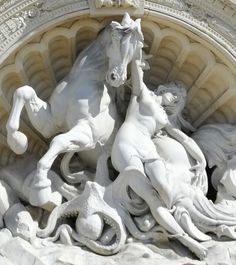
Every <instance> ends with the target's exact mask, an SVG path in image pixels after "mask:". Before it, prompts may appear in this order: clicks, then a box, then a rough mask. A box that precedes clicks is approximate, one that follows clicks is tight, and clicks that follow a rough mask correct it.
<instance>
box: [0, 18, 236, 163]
mask: <svg viewBox="0 0 236 265" xmlns="http://www.w3.org/2000/svg"><path fill="white" fill-rule="evenodd" d="M106 24H107V23H106V21H102V22H101V21H97V20H96V19H83V20H82V19H81V20H77V21H75V22H73V23H67V24H64V25H61V26H57V27H55V28H53V29H51V30H49V31H47V32H46V33H43V34H41V35H40V36H35V38H34V39H33V40H31V42H29V43H28V44H26V45H25V46H24V47H23V48H21V49H20V50H19V51H18V52H16V54H15V57H14V60H13V61H14V62H13V63H11V64H8V65H5V66H4V67H2V68H1V70H0V89H1V91H0V92H1V94H0V153H1V157H0V167H2V166H5V165H7V164H9V163H12V162H14V161H15V160H16V159H19V157H18V156H17V155H15V154H14V153H13V152H12V151H11V150H10V149H9V147H8V146H7V143H6V129H5V126H6V121H7V118H8V115H9V111H10V108H11V104H12V97H13V93H14V91H15V90H16V88H18V87H20V86H22V85H24V84H29V85H31V86H32V87H33V88H34V89H35V91H36V92H37V94H38V95H39V96H40V97H41V98H42V99H43V100H47V99H48V98H49V97H50V95H51V93H52V90H53V89H54V87H55V86H56V84H57V83H58V82H59V81H60V80H61V79H62V78H63V77H64V76H66V75H67V74H68V72H69V71H70V68H71V66H72V64H73V61H74V60H75V58H76V56H77V55H78V54H79V53H80V52H81V51H82V50H83V48H84V47H85V46H87V45H88V44H89V43H90V42H91V41H92V40H94V39H95V38H96V35H97V33H98V32H99V31H100V30H101V29H102V28H103V27H104V26H105V25H106ZM142 30H143V33H144V36H145V42H146V43H147V45H148V48H146V51H147V52H148V53H150V54H152V55H153V57H152V58H151V59H150V62H149V63H150V68H151V69H150V70H149V71H147V72H146V73H145V80H146V83H147V84H148V85H149V86H150V87H152V88H153V87H156V86H157V85H159V84H161V83H165V82H168V81H171V80H180V81H182V82H184V83H185V85H186V87H187V88H188V103H187V106H186V109H187V115H188V119H189V121H190V122H191V123H192V124H193V125H194V126H196V127H198V126H200V125H201V124H206V123H212V122H220V123H222V122H227V123H235V121H236V108H235V107H234V106H235V104H236V89H235V88H236V78H235V76H234V74H233V73H232V72H231V70H230V68H229V67H227V66H226V65H224V64H222V63H219V61H220V60H219V58H217V56H216V55H215V54H214V53H213V52H212V51H211V50H210V49H209V48H206V47H204V46H203V44H200V43H198V42H196V41H193V40H192V39H190V38H189V37H188V36H187V35H184V34H183V33H181V32H178V31H177V30H175V29H172V28H169V27H165V26H163V25H158V24H157V23H156V22H152V21H150V20H145V19H143V22H142ZM20 126H21V130H22V131H23V132H25V134H26V135H27V136H28V137H29V147H28V150H27V152H28V153H37V154H39V155H41V154H43V153H44V152H45V151H46V149H47V146H48V140H47V139H44V137H43V136H42V135H40V133H39V132H37V131H36V130H35V129H34V128H33V127H32V125H31V124H30V122H29V120H28V118H27V116H26V115H25V113H24V114H23V115H22V120H21V125H20Z"/></svg>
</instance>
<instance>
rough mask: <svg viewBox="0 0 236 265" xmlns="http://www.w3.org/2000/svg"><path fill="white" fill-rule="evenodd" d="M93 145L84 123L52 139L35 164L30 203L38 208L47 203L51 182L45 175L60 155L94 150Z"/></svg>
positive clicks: (90, 134)
mask: <svg viewBox="0 0 236 265" xmlns="http://www.w3.org/2000/svg"><path fill="white" fill-rule="evenodd" d="M95 144H96V143H95V142H94V140H93V134H92V131H91V128H90V126H89V125H88V124H87V123H86V122H84V123H82V122H81V123H80V124H78V125H77V126H75V127H74V128H72V129H71V130H70V131H68V132H67V133H64V134H59V135H57V136H56V137H54V138H53V140H52V141H51V144H50V147H49V149H48V151H47V152H46V153H45V155H44V156H43V157H42V158H41V159H40V160H39V162H38V164H37V170H36V175H35V178H34V181H33V183H32V186H31V192H30V199H29V201H30V203H31V204H32V205H35V206H40V205H43V204H45V203H46V202H48V201H49V199H50V196H51V181H50V180H49V179H48V177H47V175H48V171H49V169H50V168H51V166H52V164H53V162H54V160H55V159H56V158H57V156H58V155H59V154H60V153H64V152H71V151H75V152H79V151H83V150H88V149H91V148H94V147H95Z"/></svg>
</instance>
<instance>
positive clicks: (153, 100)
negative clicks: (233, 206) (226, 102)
mask: <svg viewBox="0 0 236 265" xmlns="http://www.w3.org/2000/svg"><path fill="white" fill-rule="evenodd" d="M142 67H143V64H142V62H141V51H140V54H139V55H138V58H137V59H136V60H133V61H132V63H131V75H132V95H131V99H130V103H129V106H128V110H127V114H126V118H125V121H124V123H123V124H122V126H121V127H120V129H119V131H118V133H117V135H116V138H115V141H114V144H113V147H112V154H111V159H112V163H113V166H114V167H115V169H116V170H117V171H119V172H120V173H121V175H120V177H121V178H122V172H125V171H126V169H128V170H129V168H136V169H137V170H136V173H135V174H137V178H138V179H137V181H135V179H134V180H133V177H132V176H130V180H132V181H130V187H131V188H132V189H133V190H134V191H135V192H136V193H137V194H138V195H139V196H140V197H141V198H143V199H144V200H145V201H146V203H147V204H148V206H149V207H150V210H151V212H152V215H153V217H154V218H155V219H156V221H157V222H158V223H159V224H160V225H161V226H162V227H163V228H164V229H166V230H167V231H168V232H169V233H171V234H172V235H173V236H174V237H178V239H179V241H180V242H182V244H184V245H185V246H187V247H188V248H189V249H191V250H192V251H193V252H194V253H195V254H196V255H197V256H198V257H199V258H203V257H205V255H206V249H205V248H204V247H203V246H202V245H200V244H199V243H198V242H197V241H195V240H194V239H192V238H190V237H189V236H188V235H187V234H185V232H184V230H183V229H182V228H181V226H180V225H179V224H178V223H177V222H176V220H175V219H174V217H173V215H172V213H171V211H170V209H171V208H172V206H173V199H174V198H173V196H172V193H173V192H172V191H173V189H174V187H172V186H171V179H169V177H174V176H170V175H168V174H166V173H167V170H166V166H165V162H164V160H163V159H162V157H161V156H160V155H159V154H158V152H157V149H156V146H155V144H154V142H153V140H152V138H154V137H155V135H156V134H157V133H159V132H160V131H161V130H162V129H165V130H166V131H167V133H168V134H169V135H170V136H171V137H173V138H174V139H176V140H177V141H178V142H180V143H181V144H182V145H183V146H184V147H185V149H186V150H187V152H188V153H189V154H190V155H191V156H192V158H193V159H194V160H195V161H196V165H195V166H194V167H192V169H194V170H195V171H196V172H195V175H196V176H197V177H200V176H201V175H203V174H204V173H205V171H204V170H205V166H206V162H205V158H204V155H203V154H202V152H201V150H200V148H199V147H198V146H197V144H196V143H195V142H194V141H193V140H192V139H191V138H189V137H188V136H187V135H186V134H185V133H183V132H182V131H180V129H178V128H177V127H173V126H172V125H171V123H170V122H169V120H168V116H167V114H166V112H165V110H164V108H163V106H165V107H166V106H169V107H171V106H172V105H175V104H176V101H178V100H179V98H178V96H177V94H174V93H172V92H171V91H168V90H166V89H165V87H160V89H159V94H156V93H155V92H153V91H150V90H149V89H148V88H147V87H146V85H145V84H144V82H143V70H142ZM130 172H131V171H130ZM133 172H134V171H133ZM131 174H132V173H131ZM138 175H142V176H143V178H142V179H143V181H141V182H142V183H141V182H140V176H139V177H138ZM147 177H148V178H147ZM118 179H119V176H118ZM150 187H152V188H150ZM147 190H149V191H150V192H147ZM206 239H209V237H207V238H205V239H204V240H206Z"/></svg>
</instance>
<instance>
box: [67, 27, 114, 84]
mask: <svg viewBox="0 0 236 265" xmlns="http://www.w3.org/2000/svg"><path fill="white" fill-rule="evenodd" d="M106 31H107V30H106V29H105V30H104V32H103V33H101V34H100V35H99V36H98V37H97V39H96V40H95V41H93V42H92V43H91V44H90V45H89V46H88V47H87V48H86V49H85V50H83V51H82V52H81V54H80V55H79V57H78V58H77V59H76V61H75V63H74V65H73V67H72V71H71V74H72V75H76V76H78V75H80V74H84V77H88V79H91V77H92V78H93V79H94V78H95V79H103V80H105V73H106V71H107V69H108V57H107V55H106V46H107V43H108V40H109V38H108V34H107V32H106ZM91 74H92V76H91ZM96 77H97V78H96Z"/></svg>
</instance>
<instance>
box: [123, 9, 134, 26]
mask: <svg viewBox="0 0 236 265" xmlns="http://www.w3.org/2000/svg"><path fill="white" fill-rule="evenodd" d="M131 23H132V19H131V18H130V15H129V14H128V13H127V12H125V14H124V16H123V19H122V21H121V25H122V26H127V25H131Z"/></svg>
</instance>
